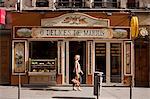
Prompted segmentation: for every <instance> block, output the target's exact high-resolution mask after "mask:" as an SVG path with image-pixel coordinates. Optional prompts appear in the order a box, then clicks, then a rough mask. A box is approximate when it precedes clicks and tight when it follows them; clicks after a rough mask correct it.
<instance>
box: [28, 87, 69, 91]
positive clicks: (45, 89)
mask: <svg viewBox="0 0 150 99" xmlns="http://www.w3.org/2000/svg"><path fill="white" fill-rule="evenodd" d="M30 90H44V91H72V90H67V89H57V88H55V89H52V88H50V89H47V88H30Z"/></svg>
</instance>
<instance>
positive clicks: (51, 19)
mask: <svg viewBox="0 0 150 99" xmlns="http://www.w3.org/2000/svg"><path fill="white" fill-rule="evenodd" d="M9 3H10V2H9ZM13 3H14V5H13V6H12V5H11V6H10V5H9V4H8V2H7V0H6V1H5V2H4V3H3V5H4V6H6V5H7V6H6V7H8V8H5V7H2V8H5V9H6V11H7V15H6V18H7V24H6V25H5V28H4V29H3V30H1V31H2V32H3V31H4V30H5V31H6V29H7V30H9V33H8V35H7V36H6V38H7V37H9V38H10V39H9V41H8V42H9V43H8V45H7V47H8V48H6V49H9V48H11V50H9V51H8V52H5V53H8V55H9V56H8V57H7V62H5V63H7V64H8V63H10V64H11V65H7V68H6V70H7V71H6V72H7V74H5V73H4V74H5V75H6V76H7V80H8V83H9V84H11V85H16V84H17V83H18V75H21V81H22V84H47V85H69V84H71V79H72V77H73V75H72V72H73V68H74V56H75V55H76V54H79V55H80V56H81V60H80V64H81V68H82V70H83V72H84V75H83V77H82V78H83V80H82V84H86V85H92V84H93V82H94V72H95V71H99V72H103V73H104V74H103V84H104V85H108V86H112V85H114V86H126V85H129V84H130V82H132V84H133V85H135V86H140V85H143V86H149V85H150V84H149V82H150V79H149V78H150V76H149V75H150V74H149V73H150V72H149V69H150V68H149V63H148V60H147V57H148V59H149V55H147V56H146V57H145V58H143V63H145V61H144V60H146V63H145V65H144V66H145V68H144V69H145V70H147V71H146V73H145V75H147V76H146V77H147V78H145V79H144V80H143V79H142V78H139V75H140V74H143V72H145V71H142V70H138V69H137V68H138V66H137V64H138V56H140V55H138V51H139V50H138V48H139V47H136V46H135V45H137V46H138V44H139V43H135V42H134V41H137V42H138V41H139V40H138V39H137V38H139V37H140V36H141V35H140V34H138V32H139V30H138V26H139V24H141V23H140V22H142V21H141V19H143V17H145V16H146V14H147V13H149V5H145V4H148V2H147V1H145V2H144V1H143V2H141V1H140V0H138V1H136V0H135V1H134V0H20V1H19V2H16V1H15V0H14V2H13ZM11 7H13V8H14V11H16V12H13V9H12V10H10V9H9V8H11ZM141 12H142V14H143V16H142V14H141ZM140 16H142V17H140ZM137 17H138V19H139V20H140V21H138V20H137ZM8 18H9V19H8ZM133 19H134V21H133V22H132V20H133ZM147 20H149V18H148V17H147ZM138 22H139V23H138ZM143 23H144V22H143ZM141 25H142V24H141ZM141 25H140V27H141V28H142V27H143V26H145V25H146V24H145V23H144V25H142V26H141ZM143 28H145V27H143ZM143 28H142V29H143ZM148 28H149V23H147V25H146V30H147V29H148ZM3 33H4V32H3ZM4 34H5V33H4ZM148 36H149V31H148V32H147V34H146V36H143V37H145V38H147V37H148ZM1 38H3V39H5V38H4V36H1ZM148 40H149V38H148ZM146 44H147V45H146V46H147V47H146V48H147V50H149V41H148V43H146ZM3 45H6V44H4V43H3ZM1 46H2V45H1ZM2 47H4V46H2ZM1 52H2V50H1ZM144 52H145V53H147V51H144ZM148 53H149V52H148ZM3 57H4V56H3ZM8 60H9V61H8ZM143 63H141V64H143ZM1 64H2V62H1ZM144 66H143V67H144ZM3 67H5V66H3ZM144 69H143V70H144ZM1 72H2V71H1ZM147 72H148V73H147ZM1 75H2V73H1ZM141 76H144V74H143V75H141ZM143 78H144V77H143ZM1 79H4V78H2V76H1ZM1 82H3V81H1ZM140 82H144V83H140Z"/></svg>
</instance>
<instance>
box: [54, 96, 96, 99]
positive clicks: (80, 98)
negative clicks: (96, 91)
mask: <svg viewBox="0 0 150 99" xmlns="http://www.w3.org/2000/svg"><path fill="white" fill-rule="evenodd" d="M52 98H56V99H95V98H89V97H59V96H55V97H52Z"/></svg>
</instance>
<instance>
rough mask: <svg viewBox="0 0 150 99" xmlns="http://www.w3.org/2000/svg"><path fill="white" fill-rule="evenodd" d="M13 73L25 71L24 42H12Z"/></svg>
mask: <svg viewBox="0 0 150 99" xmlns="http://www.w3.org/2000/svg"><path fill="white" fill-rule="evenodd" d="M13 47H14V48H13V68H12V69H13V70H12V71H13V73H25V70H26V68H25V67H26V66H25V65H26V64H25V42H13Z"/></svg>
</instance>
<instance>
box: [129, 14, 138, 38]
mask: <svg viewBox="0 0 150 99" xmlns="http://www.w3.org/2000/svg"><path fill="white" fill-rule="evenodd" d="M130 24H131V36H132V38H136V37H137V36H138V34H139V24H138V17H137V16H133V17H132V18H131V22H130Z"/></svg>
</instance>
